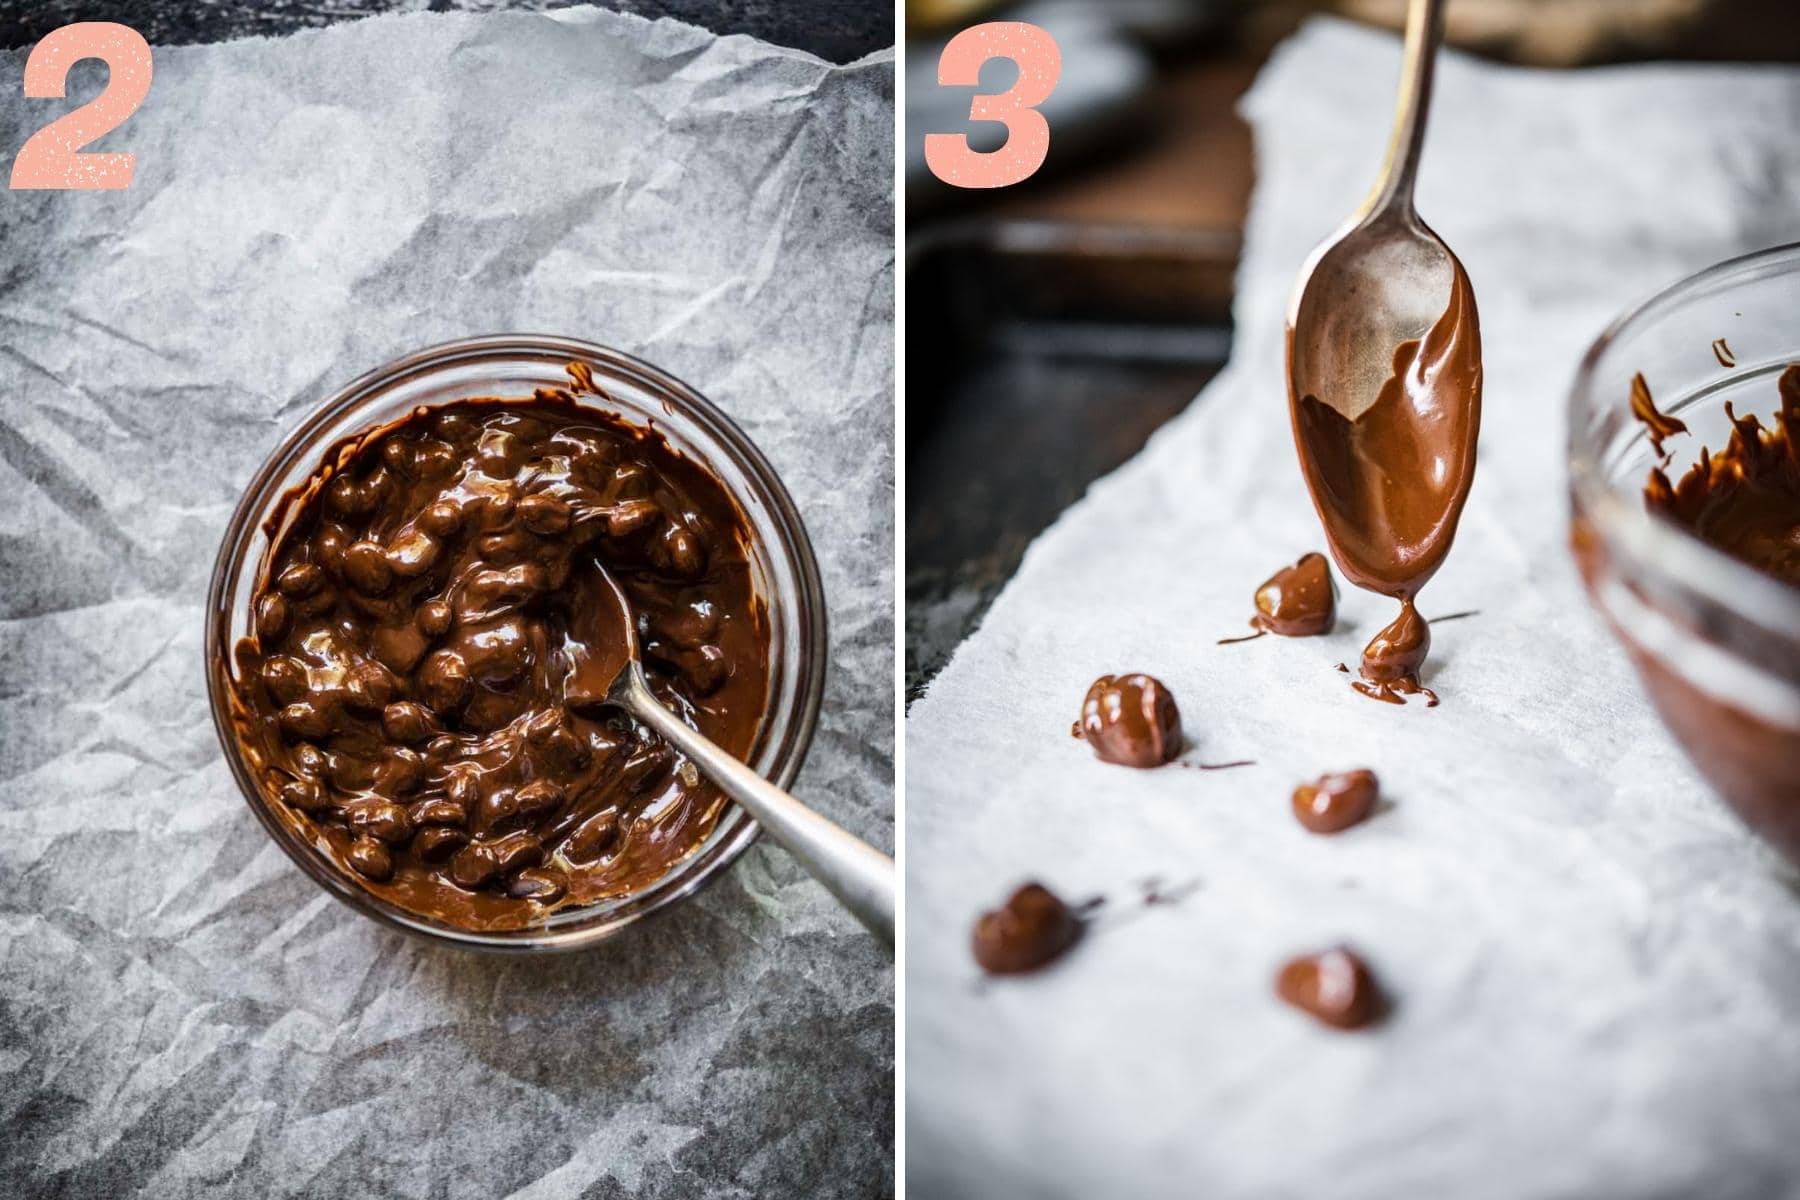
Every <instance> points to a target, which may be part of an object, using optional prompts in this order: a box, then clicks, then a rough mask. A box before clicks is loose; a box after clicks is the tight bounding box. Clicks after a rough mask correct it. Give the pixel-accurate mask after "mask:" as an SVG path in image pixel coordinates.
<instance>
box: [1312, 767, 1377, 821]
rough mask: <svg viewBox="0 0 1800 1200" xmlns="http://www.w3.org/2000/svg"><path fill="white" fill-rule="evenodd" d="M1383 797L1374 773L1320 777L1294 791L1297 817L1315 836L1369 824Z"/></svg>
mask: <svg viewBox="0 0 1800 1200" xmlns="http://www.w3.org/2000/svg"><path fill="white" fill-rule="evenodd" d="M1380 795H1381V785H1380V784H1379V783H1378V782H1377V780H1376V778H1375V772H1373V771H1369V770H1357V771H1342V772H1339V773H1337V774H1334V775H1321V776H1319V778H1318V779H1316V780H1314V781H1313V782H1312V783H1306V784H1302V785H1300V786H1299V787H1297V788H1295V789H1294V816H1295V817H1296V818H1297V819H1298V820H1299V822H1300V823H1301V824H1302V825H1304V826H1306V827H1307V828H1308V829H1310V830H1312V831H1313V832H1314V833H1337V832H1339V831H1340V830H1344V829H1348V828H1350V827H1351V826H1352V825H1355V824H1357V823H1358V822H1359V821H1364V820H1367V819H1368V817H1369V815H1370V814H1371V813H1373V812H1374V811H1375V801H1376V800H1377V799H1379V798H1380Z"/></svg>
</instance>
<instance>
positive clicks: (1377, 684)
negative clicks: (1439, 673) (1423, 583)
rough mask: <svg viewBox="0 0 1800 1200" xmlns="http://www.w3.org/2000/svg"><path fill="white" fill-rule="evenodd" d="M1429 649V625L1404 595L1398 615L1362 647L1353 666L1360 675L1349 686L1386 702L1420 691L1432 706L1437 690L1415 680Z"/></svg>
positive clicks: (1392, 702)
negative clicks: (1358, 658) (1360, 659)
mask: <svg viewBox="0 0 1800 1200" xmlns="http://www.w3.org/2000/svg"><path fill="white" fill-rule="evenodd" d="M1430 653H1431V625H1430V623H1429V622H1427V621H1426V620H1425V618H1424V617H1422V616H1420V615H1419V610H1418V609H1416V608H1414V607H1413V602H1412V598H1411V597H1408V598H1406V599H1405V600H1402V601H1401V602H1400V615H1399V616H1397V617H1395V618H1394V620H1393V622H1392V623H1390V624H1389V625H1387V626H1386V627H1385V628H1383V629H1382V630H1381V632H1379V633H1377V634H1376V635H1375V636H1374V637H1372V638H1370V639H1369V644H1368V645H1367V646H1364V647H1363V653H1362V665H1361V666H1359V667H1358V668H1357V671H1358V673H1359V674H1360V675H1361V676H1362V678H1361V679H1357V680H1352V681H1351V684H1350V686H1351V687H1353V688H1355V689H1356V690H1357V691H1359V692H1361V693H1362V694H1363V695H1365V696H1369V697H1371V698H1373V699H1376V700H1380V701H1383V702H1385V703H1388V704H1404V703H1405V701H1404V700H1402V699H1401V697H1402V696H1411V695H1422V696H1424V697H1425V701H1426V704H1427V706H1431V707H1435V706H1436V704H1437V702H1438V698H1437V693H1436V692H1434V691H1432V690H1431V689H1430V688H1428V687H1426V686H1424V685H1423V684H1421V683H1420V682H1419V671H1420V669H1421V668H1423V667H1424V665H1425V659H1426V656H1427V655H1429V654H1430Z"/></svg>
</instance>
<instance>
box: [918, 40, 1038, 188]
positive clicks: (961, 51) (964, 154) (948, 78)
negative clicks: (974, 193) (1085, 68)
mask: <svg viewBox="0 0 1800 1200" xmlns="http://www.w3.org/2000/svg"><path fill="white" fill-rule="evenodd" d="M990 58H1010V59H1011V60H1012V61H1013V62H1015V63H1017V64H1018V66H1019V80H1018V82H1017V83H1015V84H1013V85H1012V87H1010V88H1008V89H1007V90H1006V91H1004V92H1001V93H1000V94H999V95H997V96H977V97H975V100H974V103H972V104H971V105H970V106H969V119H970V120H972V121H999V122H1001V123H1002V124H1004V125H1005V126H1006V144H1005V145H1004V146H1002V147H1000V149H998V150H994V151H990V152H988V153H985V154H984V153H979V152H977V151H975V150H972V149H970V148H969V139H968V137H967V136H966V135H964V134H960V133H928V134H926V135H925V165H926V166H927V167H929V168H930V169H931V173H932V174H933V175H936V176H937V177H938V178H939V179H941V180H943V181H944V182H945V183H947V184H950V185H951V186H952V187H961V188H996V187H1006V186H1007V185H1009V184H1014V183H1018V182H1019V181H1020V180H1022V179H1029V178H1031V176H1032V174H1033V173H1034V172H1035V171H1036V170H1037V169H1038V168H1039V167H1041V166H1043V165H1044V156H1045V155H1046V154H1048V153H1050V125H1049V123H1048V122H1046V121H1045V120H1044V114H1043V113H1040V112H1039V111H1037V106H1038V105H1040V104H1042V103H1043V102H1044V101H1045V100H1048V99H1049V98H1050V93H1051V92H1053V91H1055V90H1056V81H1057V79H1058V78H1060V77H1061V76H1062V51H1061V50H1060V49H1058V48H1057V45H1056V39H1055V38H1053V37H1051V36H1050V35H1049V34H1047V33H1045V32H1044V31H1043V30H1042V29H1039V28H1038V27H1037V26H1036V25H1027V24H1025V23H1024V22H1023V21H990V22H988V23H987V24H985V25H976V26H974V27H972V28H969V29H965V30H963V31H962V32H961V33H959V34H957V35H956V36H955V37H953V38H951V39H950V44H949V45H947V46H945V47H944V52H943V54H941V55H940V56H939V57H938V83H940V84H942V85H944V86H946V87H979V86H980V84H981V65H982V64H983V63H985V62H987V61H988V59H990Z"/></svg>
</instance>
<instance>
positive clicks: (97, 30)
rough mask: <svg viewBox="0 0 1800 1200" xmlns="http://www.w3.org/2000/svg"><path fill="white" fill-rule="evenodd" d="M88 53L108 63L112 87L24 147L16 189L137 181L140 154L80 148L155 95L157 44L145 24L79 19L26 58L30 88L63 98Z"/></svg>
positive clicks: (16, 164)
mask: <svg viewBox="0 0 1800 1200" xmlns="http://www.w3.org/2000/svg"><path fill="white" fill-rule="evenodd" d="M84 58H98V59H103V60H104V61H105V62H106V65H107V67H108V69H109V70H110V71H111V76H110V77H109V78H108V79H107V81H106V89H105V90H104V91H102V92H101V93H100V94H99V95H98V96H95V97H94V98H93V99H92V100H90V101H88V102H87V103H86V104H84V105H82V106H81V107H80V108H78V109H76V110H75V111H74V112H72V113H65V114H64V115H62V116H60V117H58V118H57V119H56V120H54V121H52V122H50V124H48V125H46V126H44V127H43V128H42V129H40V130H38V131H37V132H36V133H34V134H32V135H31V137H30V138H28V139H27V140H26V142H25V144H24V145H23V146H21V147H19V154H18V157H17V158H15V159H13V169H12V186H13V187H14V188H21V189H22V188H72V189H79V190H83V191H87V190H95V189H113V188H125V187H130V186H131V172H132V169H133V168H134V167H135V166H136V165H137V158H136V156H135V155H131V154H77V153H76V151H78V150H80V149H81V148H82V147H83V146H85V145H87V144H88V143H89V142H91V141H93V140H94V139H95V138H99V137H104V136H105V135H106V134H109V133H111V132H112V131H113V130H115V129H117V128H118V127H119V126H120V125H122V124H124V122H125V119H126V118H127V117H129V116H130V115H131V114H132V113H134V112H136V111H137V110H138V105H140V104H142V103H143V102H144V97H145V96H147V95H149V94H150V44H149V43H148V42H146V41H144V39H143V38H142V37H140V36H139V35H138V32H137V30H135V29H131V28H129V27H127V26H124V25H115V24H113V23H112V22H110V21H78V22H76V23H75V24H73V25H64V26H63V27H62V28H61V29H56V30H52V31H51V33H50V34H49V35H48V36H47V37H45V38H44V40H43V41H41V42H39V43H38V44H37V45H36V46H34V47H32V50H31V57H29V58H27V59H26V60H25V94H26V95H27V96H28V97H30V98H32V99H34V100H60V99H61V98H62V97H63V95H64V94H65V93H64V91H63V85H64V83H65V81H66V80H67V79H68V76H69V68H70V67H72V66H74V65H75V64H76V63H78V62H80V61H81V60H82V59H84Z"/></svg>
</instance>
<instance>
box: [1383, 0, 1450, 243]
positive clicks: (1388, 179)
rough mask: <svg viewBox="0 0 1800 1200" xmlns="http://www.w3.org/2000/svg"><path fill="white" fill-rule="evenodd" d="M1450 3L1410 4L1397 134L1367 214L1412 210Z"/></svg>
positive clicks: (1422, 0) (1415, 0)
mask: <svg viewBox="0 0 1800 1200" xmlns="http://www.w3.org/2000/svg"><path fill="white" fill-rule="evenodd" d="M1446 3H1447V0H1407V5H1406V47H1405V49H1404V50H1403V51H1402V52H1401V59H1400V99H1399V102H1398V104H1397V105H1396V106H1395V109H1394V132H1393V136H1392V137H1390V138H1389V139H1388V149H1387V159H1386V161H1384V162H1383V163H1382V164H1381V177H1380V178H1379V179H1377V180H1376V181H1375V190H1374V191H1372V192H1370V193H1369V198H1368V200H1367V201H1365V202H1364V204H1363V212H1364V213H1365V214H1367V213H1374V212H1379V211H1381V210H1383V209H1391V208H1396V207H1404V208H1406V209H1409V210H1410V209H1411V208H1412V206H1413V183H1414V181H1415V180H1416V179H1417V177H1418V174H1419V152H1420V150H1421V149H1422V148H1423V147H1424V145H1425V118H1426V115H1427V114H1428V112H1429V110H1430V108H1431V72H1432V67H1433V66H1434V65H1435V64H1436V62H1437V50H1438V45H1439V43H1441V42H1442V41H1443V40H1444V5H1445V4H1446Z"/></svg>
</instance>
